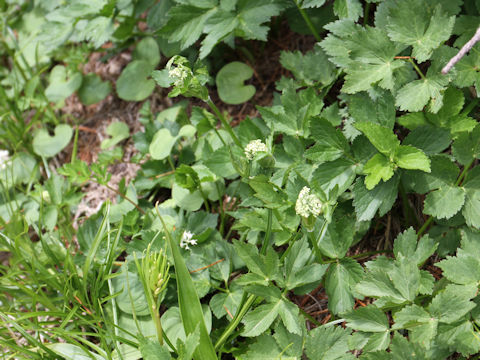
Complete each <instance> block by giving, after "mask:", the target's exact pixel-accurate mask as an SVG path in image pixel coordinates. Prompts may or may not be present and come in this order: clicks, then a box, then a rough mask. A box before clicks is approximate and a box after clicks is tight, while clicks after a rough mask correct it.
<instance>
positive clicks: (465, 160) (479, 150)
mask: <svg viewBox="0 0 480 360" xmlns="http://www.w3.org/2000/svg"><path fill="white" fill-rule="evenodd" d="M452 153H453V156H455V158H456V159H457V161H458V162H459V163H460V164H462V165H468V164H470V163H471V162H472V161H473V160H474V159H476V158H479V157H480V125H477V126H476V127H475V128H474V129H473V130H472V131H471V132H470V133H469V132H463V133H460V134H459V135H458V136H457V138H456V139H455V141H454V142H453V145H452Z"/></svg>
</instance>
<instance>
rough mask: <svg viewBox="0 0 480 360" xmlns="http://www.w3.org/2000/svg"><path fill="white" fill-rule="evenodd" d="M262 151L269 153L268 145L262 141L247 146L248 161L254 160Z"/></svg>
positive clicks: (252, 142)
mask: <svg viewBox="0 0 480 360" xmlns="http://www.w3.org/2000/svg"><path fill="white" fill-rule="evenodd" d="M260 151H263V152H268V148H267V145H265V144H264V143H263V142H262V140H260V139H257V140H252V141H250V142H249V143H248V144H247V146H245V156H246V157H247V159H248V160H253V158H254V157H255V155H256V154H257V153H258V152H260Z"/></svg>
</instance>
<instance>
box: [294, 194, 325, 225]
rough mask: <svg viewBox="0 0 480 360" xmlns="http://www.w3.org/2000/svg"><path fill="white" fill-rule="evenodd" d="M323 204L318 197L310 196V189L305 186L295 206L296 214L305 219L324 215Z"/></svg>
mask: <svg viewBox="0 0 480 360" xmlns="http://www.w3.org/2000/svg"><path fill="white" fill-rule="evenodd" d="M322 207H323V204H322V202H321V201H320V199H319V198H318V197H316V196H315V195H313V194H310V188H309V187H307V186H304V187H303V189H302V190H301V191H300V193H299V194H298V199H297V202H296V204H295V212H296V213H297V214H298V215H300V216H303V217H306V218H307V217H309V216H310V215H313V216H318V215H320V214H321V213H322Z"/></svg>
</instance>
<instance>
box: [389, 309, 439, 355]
mask: <svg viewBox="0 0 480 360" xmlns="http://www.w3.org/2000/svg"><path fill="white" fill-rule="evenodd" d="M394 320H395V324H394V325H393V327H392V329H408V330H409V331H410V339H411V341H413V342H416V343H420V344H421V345H423V346H424V347H425V348H426V349H428V348H430V344H431V341H432V340H433V338H434V337H435V335H436V334H437V326H438V319H436V318H434V317H432V315H430V314H429V313H428V312H427V311H426V310H424V309H423V308H422V307H420V306H418V305H410V306H406V307H405V308H403V309H402V310H400V311H398V312H396V313H395V315H394Z"/></svg>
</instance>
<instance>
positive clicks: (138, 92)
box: [117, 60, 155, 101]
mask: <svg viewBox="0 0 480 360" xmlns="http://www.w3.org/2000/svg"><path fill="white" fill-rule="evenodd" d="M151 72H152V65H151V64H150V63H149V62H148V61H146V60H134V61H132V62H131V63H130V64H128V65H127V67H126V68H125V69H123V71H122V74H121V75H120V77H119V78H118V80H117V94H118V96H119V97H120V98H121V99H123V100H127V101H142V100H145V99H146V98H147V97H149V96H150V94H151V93H152V92H153V89H154V88H155V81H153V80H152V79H149V78H148V77H149V76H150V73H151Z"/></svg>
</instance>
